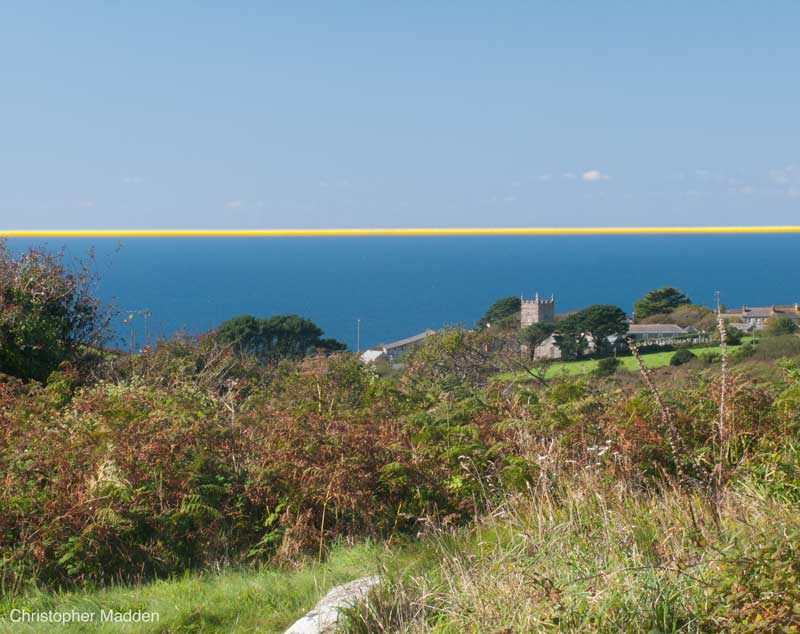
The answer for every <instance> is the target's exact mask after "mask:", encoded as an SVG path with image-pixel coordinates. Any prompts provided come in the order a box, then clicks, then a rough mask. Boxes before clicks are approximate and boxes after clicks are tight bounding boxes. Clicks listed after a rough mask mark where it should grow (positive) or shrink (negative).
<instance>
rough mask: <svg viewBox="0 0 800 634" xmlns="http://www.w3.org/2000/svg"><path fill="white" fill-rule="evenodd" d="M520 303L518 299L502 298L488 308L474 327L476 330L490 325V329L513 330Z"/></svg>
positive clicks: (517, 317) (512, 297) (520, 307)
mask: <svg viewBox="0 0 800 634" xmlns="http://www.w3.org/2000/svg"><path fill="white" fill-rule="evenodd" d="M521 310H522V301H521V300H520V298H519V297H514V296H511V297H504V298H503V299H498V300H497V301H496V302H495V303H494V304H492V305H491V306H489V308H488V310H487V311H486V313H484V315H483V317H481V318H480V320H479V321H478V323H477V325H476V327H477V329H478V330H481V329H483V328H486V327H487V326H489V325H491V327H492V328H513V327H515V326H516V325H517V324H518V321H519V313H520V311H521Z"/></svg>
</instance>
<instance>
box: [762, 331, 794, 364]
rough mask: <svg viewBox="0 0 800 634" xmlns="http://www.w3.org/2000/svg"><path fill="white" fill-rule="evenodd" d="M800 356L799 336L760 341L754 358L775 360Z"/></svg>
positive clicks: (780, 336)
mask: <svg viewBox="0 0 800 634" xmlns="http://www.w3.org/2000/svg"><path fill="white" fill-rule="evenodd" d="M796 356H800V337H798V336H797V335H777V336H775V337H765V338H762V339H759V340H758V343H757V344H756V346H755V350H754V351H753V354H752V358H753V359H759V360H774V359H780V358H782V357H796Z"/></svg>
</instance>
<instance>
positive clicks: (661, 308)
mask: <svg viewBox="0 0 800 634" xmlns="http://www.w3.org/2000/svg"><path fill="white" fill-rule="evenodd" d="M691 303H692V300H690V299H689V297H688V296H687V295H686V294H685V293H683V292H682V291H680V290H678V289H677V288H673V287H672V286H664V287H663V288H657V289H654V290H652V291H648V292H647V293H645V295H644V297H642V298H641V299H640V300H639V301H637V302H636V303H635V304H634V305H633V316H634V317H635V318H636V319H645V318H647V317H650V316H651V315H663V314H666V313H671V312H672V311H673V310H675V309H676V308H678V307H679V306H683V305H684V304H691Z"/></svg>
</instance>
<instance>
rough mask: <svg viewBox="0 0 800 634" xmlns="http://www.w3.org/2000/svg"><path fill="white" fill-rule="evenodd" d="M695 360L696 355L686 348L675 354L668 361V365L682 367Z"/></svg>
mask: <svg viewBox="0 0 800 634" xmlns="http://www.w3.org/2000/svg"><path fill="white" fill-rule="evenodd" d="M696 358H697V355H695V353H694V352H692V351H691V350H689V349H688V348H681V349H680V350H678V351H677V352H676V353H675V354H673V355H672V357H671V358H670V360H669V364H670V365H672V366H678V365H683V364H685V363H689V361H692V360H694V359H696Z"/></svg>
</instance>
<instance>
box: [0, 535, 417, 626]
mask: <svg viewBox="0 0 800 634" xmlns="http://www.w3.org/2000/svg"><path fill="white" fill-rule="evenodd" d="M384 557H385V549H384V547H382V546H379V545H376V544H369V543H366V544H362V545H359V546H354V547H348V548H345V547H337V548H334V549H333V550H332V552H331V555H330V557H329V558H328V559H327V561H325V562H324V563H322V564H320V563H316V562H313V561H309V562H307V563H306V564H305V565H303V566H301V567H298V568H296V569H294V570H280V569H276V568H265V569H263V570H261V571H255V570H252V569H248V570H241V571H227V572H220V573H206V574H197V575H187V576H185V577H183V578H179V579H173V580H165V581H157V582H153V583H149V584H145V585H139V586H127V587H111V588H107V589H104V590H98V591H83V592H65V593H56V592H44V591H42V592H35V591H34V592H27V593H26V594H24V595H21V596H17V597H14V598H6V599H5V600H4V601H3V602H1V603H0V632H3V633H6V632H9V633H10V632H14V633H15V634H20V633H23V632H24V633H32V634H33V633H42V634H44V633H45V632H52V631H53V630H54V629H58V631H59V632H65V633H73V632H74V633H78V632H92V634H107V633H111V632H114V633H115V634H118V633H120V632H123V633H124V632H136V633H137V634H138V633H141V634H149V633H155V632H158V633H159V634H167V633H173V632H175V633H177V632H196V633H201V632H214V633H217V632H226V633H228V632H230V633H237V632H240V633H244V632H262V633H265V634H266V633H273V632H274V633H277V632H283V631H284V630H285V629H286V628H287V627H288V626H289V625H290V624H291V623H292V622H293V621H294V620H296V619H297V618H299V617H300V616H302V615H303V614H304V613H305V612H306V611H307V610H309V609H310V608H311V607H312V606H313V605H314V604H315V603H316V601H317V600H318V599H319V598H320V597H321V596H322V595H324V594H325V592H327V591H328V590H329V589H330V588H331V587H333V586H335V585H337V584H340V583H345V582H347V581H350V580H352V579H356V578H358V577H362V576H365V575H369V574H374V573H375V571H376V570H377V569H378V566H379V561H381V560H382V559H383V558H384ZM396 557H397V560H398V561H402V560H403V557H404V555H400V554H397V555H396ZM14 608H18V609H25V610H28V611H29V612H41V611H48V610H52V611H54V612H65V611H70V610H78V611H81V612H90V613H93V614H95V617H94V618H95V620H96V621H100V618H101V615H100V611H101V610H114V611H117V612H125V611H127V610H134V611H137V610H141V611H144V612H154V613H157V614H159V621H158V622H157V623H150V624H143V623H137V624H113V623H104V624H72V625H69V626H54V625H52V624H48V623H42V624H20V623H11V622H10V621H9V613H10V611H11V610H12V609H14Z"/></svg>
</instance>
